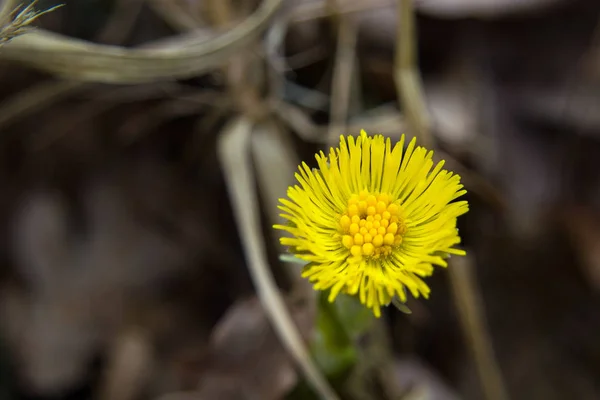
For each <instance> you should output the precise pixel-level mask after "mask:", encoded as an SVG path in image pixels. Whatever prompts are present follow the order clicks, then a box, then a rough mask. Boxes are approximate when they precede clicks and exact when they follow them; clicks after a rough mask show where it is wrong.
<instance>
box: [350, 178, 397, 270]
mask: <svg viewBox="0 0 600 400" xmlns="http://www.w3.org/2000/svg"><path fill="white" fill-rule="evenodd" d="M340 228H341V231H342V245H343V246H344V247H345V248H347V249H348V250H349V251H350V254H352V255H353V256H355V257H363V256H365V257H372V258H374V259H378V258H379V257H382V256H388V255H390V254H391V253H392V248H393V247H394V246H398V245H400V244H401V243H402V235H404V234H405V233H406V225H405V224H404V218H403V217H402V209H401V208H400V206H398V204H396V203H393V202H391V198H390V196H389V195H387V194H385V193H380V194H372V193H369V192H367V191H366V190H363V191H361V192H360V193H359V194H354V195H352V197H350V200H348V208H347V209H346V212H345V213H344V214H342V215H341V217H340Z"/></svg>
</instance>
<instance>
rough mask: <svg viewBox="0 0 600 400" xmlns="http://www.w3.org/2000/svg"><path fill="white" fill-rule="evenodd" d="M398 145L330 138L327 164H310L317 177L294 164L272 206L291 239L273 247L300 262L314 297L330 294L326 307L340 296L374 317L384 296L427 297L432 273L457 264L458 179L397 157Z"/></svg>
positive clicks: (321, 160) (425, 161) (418, 154)
mask: <svg viewBox="0 0 600 400" xmlns="http://www.w3.org/2000/svg"><path fill="white" fill-rule="evenodd" d="M404 139H405V138H404V135H402V138H401V139H400V142H399V143H397V144H395V145H393V146H392V144H391V141H390V139H389V138H388V139H385V138H384V137H383V136H381V135H376V136H374V137H370V136H368V135H367V133H366V132H365V131H362V132H361V134H360V136H359V137H358V138H356V139H354V138H353V137H351V136H349V137H347V138H345V137H344V136H342V137H341V138H340V146H339V147H338V148H335V149H333V148H332V149H331V150H330V152H329V156H326V155H325V154H324V153H323V152H320V153H319V154H317V156H316V159H317V164H318V168H317V169H311V168H310V167H309V166H308V165H306V163H303V164H302V165H301V166H300V168H299V172H298V173H296V179H297V180H298V183H299V185H296V186H293V187H290V188H289V189H288V193H287V195H288V199H280V203H281V204H280V206H279V208H280V209H281V210H282V211H283V214H282V215H281V216H282V217H283V218H285V219H286V220H287V221H288V224H287V225H276V226H275V228H277V229H283V230H285V231H287V232H289V233H290V234H291V237H284V238H282V239H281V243H282V244H283V245H287V246H289V247H290V250H291V251H292V252H293V253H294V254H295V255H296V257H298V258H300V259H302V260H305V261H306V262H308V264H307V265H306V267H305V269H304V271H303V273H302V275H303V276H304V277H306V278H308V279H309V280H310V281H311V282H313V284H314V288H315V289H316V290H330V294H329V301H333V300H334V299H335V297H336V296H337V295H338V294H339V293H340V292H344V293H347V294H350V295H358V298H359V299H360V301H361V303H363V304H365V305H366V306H367V307H369V308H371V309H372V310H373V312H374V313H375V315H376V316H380V314H381V310H380V308H381V306H384V305H388V304H389V303H390V302H391V300H392V298H394V296H397V298H398V299H400V300H401V301H402V302H404V301H406V291H405V289H407V290H408V291H410V293H411V294H412V295H413V296H414V297H419V295H422V296H424V297H428V295H429V287H428V286H427V284H426V283H425V282H424V281H423V280H422V279H421V278H422V277H427V276H429V275H431V274H432V273H433V265H439V266H443V267H445V266H447V263H446V261H445V258H446V257H447V256H448V255H449V254H458V255H464V251H463V250H459V249H456V248H455V247H454V246H456V245H457V244H459V243H460V237H459V235H458V230H457V228H456V219H457V217H458V216H460V215H462V214H464V213H466V212H467V211H468V203H467V202H466V201H454V200H456V199H457V198H458V197H460V196H462V195H463V194H465V193H466V191H465V190H463V185H461V184H460V177H459V176H458V175H456V174H453V173H452V172H449V171H446V170H444V169H442V167H443V165H444V162H443V161H442V162H439V163H438V164H437V165H435V166H434V162H433V160H432V156H433V152H432V151H427V150H426V149H425V148H423V147H419V146H417V147H416V146H415V143H416V141H415V139H413V140H412V141H411V142H410V143H409V144H408V146H407V148H406V150H405V149H404V144H405V143H404Z"/></svg>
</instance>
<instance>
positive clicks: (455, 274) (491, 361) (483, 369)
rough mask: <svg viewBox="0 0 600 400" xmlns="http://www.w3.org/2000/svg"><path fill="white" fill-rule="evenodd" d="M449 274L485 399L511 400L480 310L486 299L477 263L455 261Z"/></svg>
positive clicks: (461, 258)
mask: <svg viewBox="0 0 600 400" xmlns="http://www.w3.org/2000/svg"><path fill="white" fill-rule="evenodd" d="M448 271H449V273H450V280H451V282H452V288H453V293H454V301H455V303H456V307H457V308H458V310H459V316H460V322H461V325H462V329H463V332H464V334H465V336H466V339H467V342H468V344H469V347H470V350H471V352H472V354H473V358H474V359H475V366H476V368H477V372H478V374H479V379H480V380H481V384H482V387H483V392H484V394H485V398H486V399H487V400H507V399H508V398H509V397H508V393H507V391H506V387H505V385H504V381H503V378H502V373H501V371H500V367H499V366H498V363H497V361H496V358H495V356H494V349H493V346H492V340H491V338H490V335H489V333H488V331H487V329H486V326H485V314H484V312H483V309H482V307H481V306H480V305H482V304H483V299H482V298H481V294H480V293H479V290H478V289H477V284H476V283H475V276H474V275H475V274H474V272H473V262H472V261H471V258H469V257H468V256H467V257H457V258H456V259H453V260H452V262H451V265H450V268H448Z"/></svg>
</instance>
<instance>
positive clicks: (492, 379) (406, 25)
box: [395, 0, 508, 400]
mask: <svg viewBox="0 0 600 400" xmlns="http://www.w3.org/2000/svg"><path fill="white" fill-rule="evenodd" d="M398 13H399V14H398V36H397V37H396V60H395V64H396V66H395V81H396V87H397V91H398V98H399V99H400V105H401V107H402V109H403V111H404V113H405V115H406V119H407V122H408V125H409V126H410V128H411V129H412V130H413V132H415V134H416V135H417V136H418V137H419V138H420V143H421V144H422V145H423V146H425V147H429V148H434V147H435V143H434V141H433V138H432V136H431V132H430V124H429V115H428V111H427V107H426V105H425V100H424V95H423V88H422V83H421V77H420V75H419V73H418V66H417V60H416V55H415V47H416V41H417V38H416V34H415V12H414V7H413V0H398ZM483 182H485V183H487V182H486V181H483ZM478 184H479V185H481V182H478ZM488 192H489V191H488ZM492 192H493V193H496V192H495V190H492ZM452 264H453V265H452V266H451V268H449V271H450V279H451V284H452V288H453V290H454V293H455V303H456V307H457V309H458V310H459V313H460V315H461V322H462V329H463V332H464V334H465V336H466V337H467V339H468V340H469V343H470V346H471V348H472V350H473V355H474V358H475V364H476V365H477V368H478V371H479V375H480V379H481V382H482V386H483V388H484V392H485V395H486V398H487V399H488V400H505V399H507V398H508V397H507V394H506V389H505V386H504V383H503V379H502V374H501V371H500V368H499V367H498V365H497V362H496V359H495V357H494V354H493V346H492V343H491V339H490V336H489V333H488V332H487V328H486V324H485V314H484V311H483V309H481V308H480V307H478V304H481V302H482V300H481V298H480V296H478V289H477V284H476V283H475V281H474V279H473V277H472V271H471V270H472V265H471V261H470V259H469V258H464V259H460V258H459V259H458V260H457V261H455V262H453V263H452Z"/></svg>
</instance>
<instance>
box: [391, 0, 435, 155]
mask: <svg viewBox="0 0 600 400" xmlns="http://www.w3.org/2000/svg"><path fill="white" fill-rule="evenodd" d="M397 33H398V34H397V36H396V60H395V67H394V69H395V71H394V78H395V81H396V91H397V93H398V100H399V102H400V108H401V109H402V110H403V112H404V114H405V116H406V120H407V122H408V125H409V126H410V128H411V130H412V131H413V133H414V134H415V135H416V136H417V137H418V138H419V141H420V143H419V144H421V145H423V146H425V147H428V148H431V147H432V145H433V138H432V137H431V131H430V122H429V113H428V111H427V106H426V105H425V99H424V95H423V87H422V86H423V85H422V83H421V76H420V74H419V70H418V65H417V60H416V55H415V47H416V41H417V37H416V33H415V12H414V7H413V0H398V31H397Z"/></svg>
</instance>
